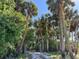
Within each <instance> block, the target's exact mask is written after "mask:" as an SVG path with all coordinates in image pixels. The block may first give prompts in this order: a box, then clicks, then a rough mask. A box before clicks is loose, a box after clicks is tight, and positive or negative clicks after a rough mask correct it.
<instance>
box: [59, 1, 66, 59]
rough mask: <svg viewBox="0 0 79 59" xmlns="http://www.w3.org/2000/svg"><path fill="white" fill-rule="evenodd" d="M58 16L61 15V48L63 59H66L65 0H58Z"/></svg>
mask: <svg viewBox="0 0 79 59" xmlns="http://www.w3.org/2000/svg"><path fill="white" fill-rule="evenodd" d="M58 6H59V9H58V17H59V24H60V50H61V55H62V59H65V42H64V39H65V37H64V20H65V16H64V3H63V0H58Z"/></svg>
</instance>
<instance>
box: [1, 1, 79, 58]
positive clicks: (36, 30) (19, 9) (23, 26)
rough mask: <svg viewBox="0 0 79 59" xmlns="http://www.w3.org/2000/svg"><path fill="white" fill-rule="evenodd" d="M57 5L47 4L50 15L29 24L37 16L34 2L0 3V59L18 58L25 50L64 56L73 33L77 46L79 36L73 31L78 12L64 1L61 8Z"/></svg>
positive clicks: (71, 4) (75, 26) (48, 2)
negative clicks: (57, 53) (56, 53)
mask: <svg viewBox="0 0 79 59" xmlns="http://www.w3.org/2000/svg"><path fill="white" fill-rule="evenodd" d="M60 1H61V0H60ZM60 1H58V0H56V1H54V0H47V4H48V9H49V10H50V12H51V14H45V15H43V16H42V17H41V18H38V19H37V20H35V21H34V22H32V17H33V16H37V14H38V9H37V7H36V5H35V4H34V3H33V2H26V1H25V0H0V59H4V58H6V57H8V56H9V55H11V53H12V54H13V56H15V55H16V56H17V57H18V55H21V54H24V53H25V52H26V51H27V50H28V51H39V52H53V51H54V52H59V50H60V51H61V52H64V51H65V50H66V48H67V49H70V48H68V45H69V44H70V42H71V41H69V37H70V36H69V34H70V33H73V32H75V34H76V36H77V37H76V40H75V43H78V42H77V39H78V38H79V32H77V31H76V30H78V24H79V15H78V11H77V10H74V9H73V7H74V6H75V3H74V2H72V1H71V0H69V1H68V0H63V1H64V3H62V1H61V3H62V5H64V6H62V5H59V4H60ZM58 7H60V8H59V10H58ZM70 7H71V8H70ZM60 10H61V11H60ZM62 14H64V16H63V15H62ZM61 15H62V16H61ZM67 32H68V33H67ZM64 39H65V43H64ZM72 43H73V40H72ZM60 44H61V47H60ZM66 45H67V46H66ZM63 49H65V50H64V51H63Z"/></svg>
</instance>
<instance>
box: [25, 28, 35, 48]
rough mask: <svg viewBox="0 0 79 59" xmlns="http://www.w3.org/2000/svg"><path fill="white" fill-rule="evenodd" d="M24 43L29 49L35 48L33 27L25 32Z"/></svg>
mask: <svg viewBox="0 0 79 59" xmlns="http://www.w3.org/2000/svg"><path fill="white" fill-rule="evenodd" d="M26 38H27V39H26V41H27V42H26V43H27V47H28V48H29V49H34V48H35V44H36V38H35V36H34V30H33V29H30V30H29V31H28V32H27V36H26Z"/></svg>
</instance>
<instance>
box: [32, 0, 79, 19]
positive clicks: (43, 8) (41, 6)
mask: <svg viewBox="0 0 79 59" xmlns="http://www.w3.org/2000/svg"><path fill="white" fill-rule="evenodd" d="M32 1H33V2H34V3H35V4H36V6H37V7H38V15H37V16H36V17H33V19H37V18H39V17H41V16H42V15H44V14H46V13H50V12H49V11H48V6H47V4H46V0H32ZM73 1H74V2H75V4H76V5H75V7H74V9H78V10H79V0H73Z"/></svg>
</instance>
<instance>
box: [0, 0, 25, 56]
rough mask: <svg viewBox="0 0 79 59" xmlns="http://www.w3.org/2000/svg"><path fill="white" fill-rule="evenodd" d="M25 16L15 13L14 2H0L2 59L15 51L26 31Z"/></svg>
mask: <svg viewBox="0 0 79 59" xmlns="http://www.w3.org/2000/svg"><path fill="white" fill-rule="evenodd" d="M24 21H25V16H24V15H22V13H20V12H17V11H15V2H14V0H5V1H4V0H0V57H2V56H3V55H4V54H6V53H7V49H8V48H10V49H12V50H13V49H15V44H16V43H17V42H18V41H19V40H21V37H22V32H23V31H24V25H25V23H24Z"/></svg>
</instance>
